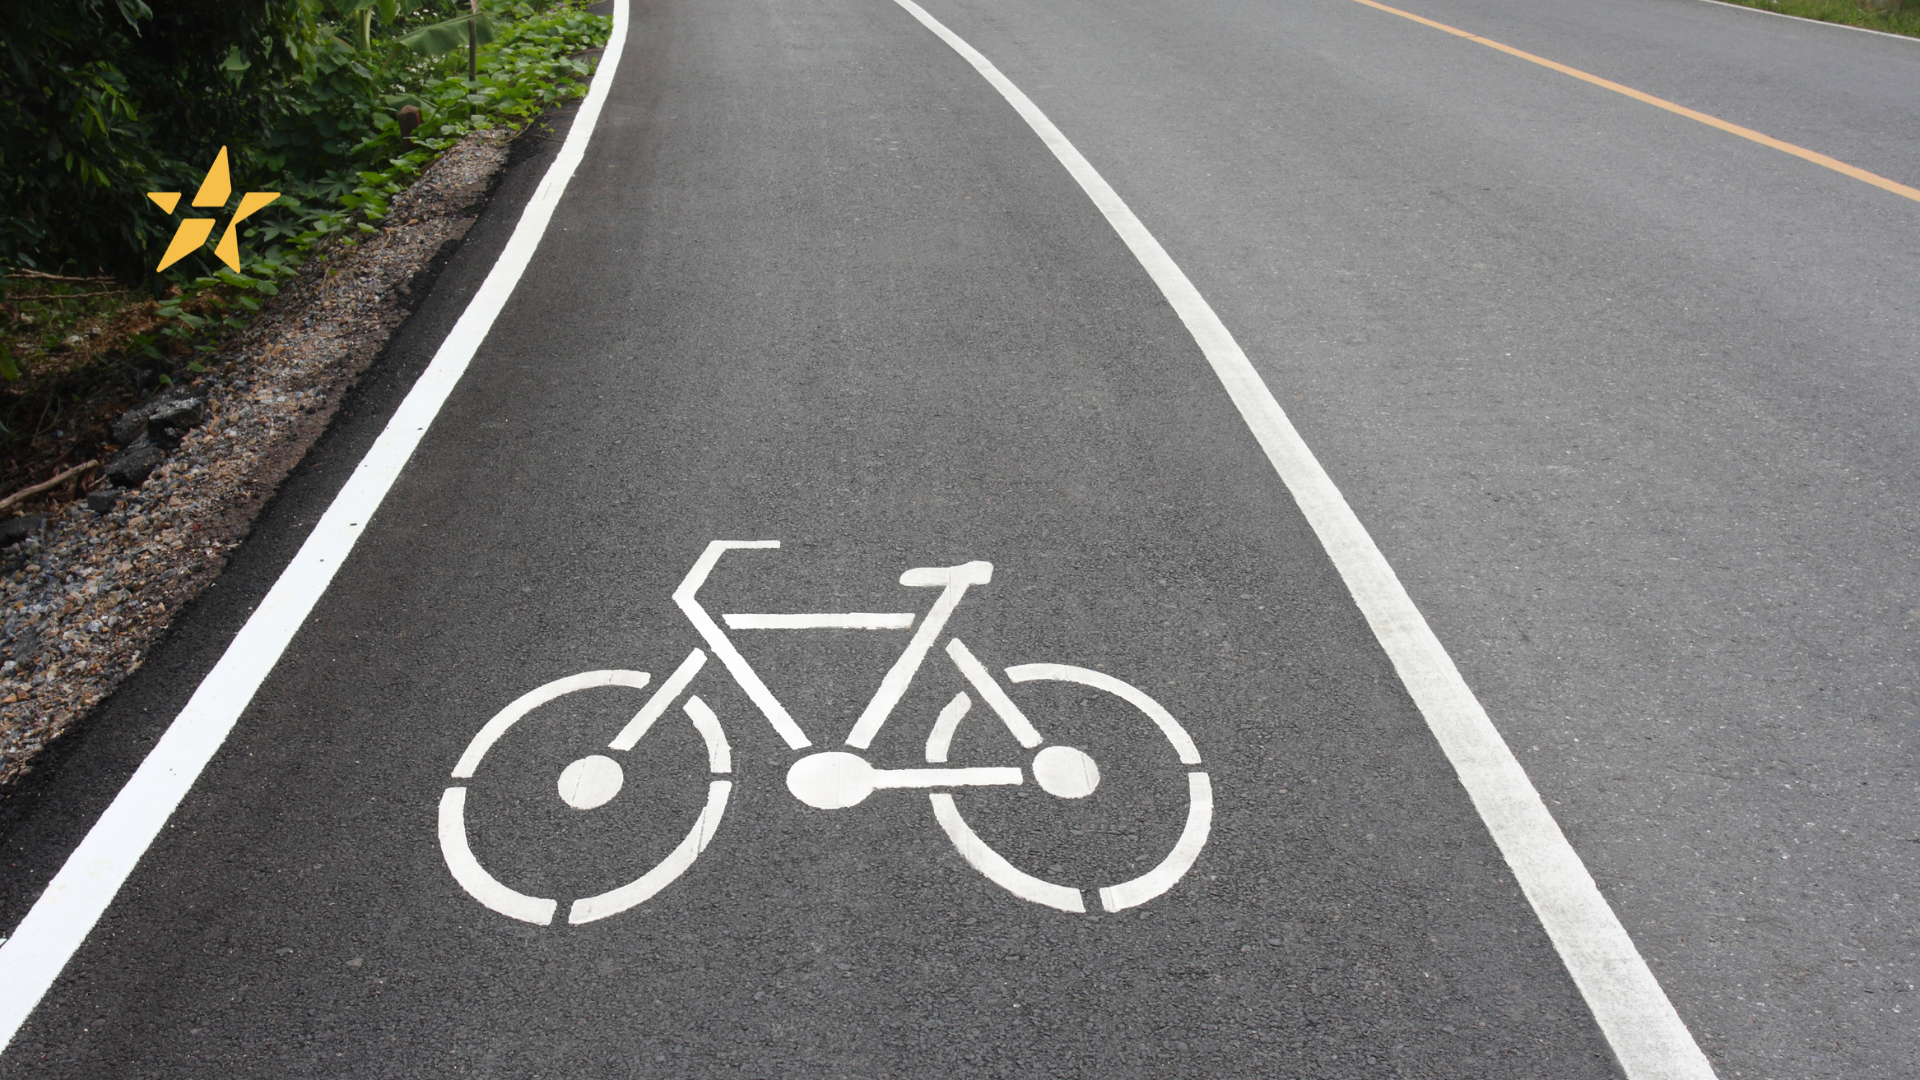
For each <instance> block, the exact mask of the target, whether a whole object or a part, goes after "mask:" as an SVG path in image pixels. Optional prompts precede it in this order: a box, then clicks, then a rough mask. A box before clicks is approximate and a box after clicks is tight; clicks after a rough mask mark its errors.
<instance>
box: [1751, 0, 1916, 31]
mask: <svg viewBox="0 0 1920 1080" xmlns="http://www.w3.org/2000/svg"><path fill="white" fill-rule="evenodd" d="M1723 2H1725V3H1729V4H1739V5H1740V6H1741V7H1750V8H1759V9H1760V10H1761V11H1775V12H1779V13H1780V14H1782V15H1797V16H1799V17H1800V18H1802V19H1816V20H1818V21H1820V22H1830V23H1840V24H1842V25H1844V26H1858V27H1862V28H1864V29H1867V30H1879V31H1881V32H1882V33H1887V34H1904V35H1906V36H1907V37H1920V2H1914V3H1908V2H1905V0H1890V2H1886V3H1862V2H1860V0H1723Z"/></svg>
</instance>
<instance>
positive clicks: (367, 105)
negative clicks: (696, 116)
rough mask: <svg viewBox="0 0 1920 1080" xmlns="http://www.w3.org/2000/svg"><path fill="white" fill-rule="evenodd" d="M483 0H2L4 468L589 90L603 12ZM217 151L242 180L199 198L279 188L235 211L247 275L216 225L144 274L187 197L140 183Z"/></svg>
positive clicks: (186, 360)
mask: <svg viewBox="0 0 1920 1080" xmlns="http://www.w3.org/2000/svg"><path fill="white" fill-rule="evenodd" d="M482 3H483V6H484V8H485V12H486V14H482V15H478V16H475V15H474V14H472V13H470V11H469V9H468V0H186V2H178V0H175V2H169V3H166V4H154V5H153V6H152V7H149V6H148V2H147V0H9V2H4V3H0V485H6V484H9V483H10V482H12V481H14V480H16V479H17V478H18V477H19V476H20V475H22V474H24V473H32V472H34V471H35V469H36V465H35V463H42V462H44V461H47V460H52V459H54V458H57V457H60V456H62V455H64V453H66V452H67V451H71V450H72V449H73V443H72V440H73V438H74V436H73V434H72V431H73V430H74V429H75V428H76V427H80V426H85V425H86V424H87V423H88V420H87V417H88V416H89V415H91V414H92V413H95V412H98V411H99V410H100V409H101V408H106V407H107V405H105V404H102V402H105V401H106V400H107V399H110V398H112V397H114V396H115V395H116V394H118V395H119V396H128V395H131V394H132V393H135V392H136V389H135V388H136V387H139V386H143V385H144V386H151V385H152V384H153V383H154V382H155V381H166V380H167V379H168V378H169V377H170V374H171V375H178V374H181V373H182V369H187V370H198V369H199V368H200V367H201V361H202V358H203V357H204V356H205V355H206V354H208V353H210V352H212V351H214V350H216V349H217V348H218V347H219V345H220V343H221V342H222V340H224V338H225V337H226V336H227V335H229V334H230V333H232V332H233V331H235V330H237V329H239V328H241V327H244V326H245V325H246V323H247V320H248V318H249V317H250V315H251V313H252V312H253V311H255V310H257V309H258V308H259V306H260V304H261V302H262V300H263V299H264V298H265V297H268V296H271V295H273V294H275V293H277V292H278V289H279V286H278V282H280V281H282V280H284V279H286V278H288V277H291V276H293V275H294V274H296V273H297V272H298V267H299V266H300V265H301V263H302V262H303V261H304V260H305V259H307V258H308V257H310V256H311V255H312V254H314V253H315V252H318V251H320V250H323V249H324V248H325V246H326V245H328V244H351V243H353V242H354V241H353V237H354V236H356V235H359V234H360V233H362V232H373V231H377V229H378V228H379V224H380V222H381V221H382V219H383V218H384V217H385V214H386V209H387V204H388V201H389V200H390V199H391V198H392V197H393V196H394V195H395V194H397V193H399V192H400V191H402V190H403V189H404V188H405V187H406V186H407V185H408V184H409V183H411V182H412V181H413V180H414V179H415V178H416V177H417V176H418V175H419V174H420V172H421V171H422V170H424V169H425V167H426V166H427V165H428V164H429V163H430V162H431V161H432V160H433V159H434V158H435V157H437V156H438V155H439V153H440V152H441V151H443V150H445V149H446V148H447V147H449V146H451V145H453V144H454V143H455V142H457V141H458V140H459V139H460V138H462V137H463V136H465V135H466V134H468V133H469V132H471V131H473V130H476V129H480V128H489V127H498V126H502V125H506V126H518V125H520V124H524V123H525V122H527V121H528V120H530V119H531V118H532V117H534V116H536V115H538V114H539V113H540V112H542V111H543V110H545V109H547V108H549V107H550V106H552V105H554V104H556V103H558V102H560V101H563V100H565V99H567V98H569V97H573V96H577V95H579V94H580V93H582V92H584V90H585V85H586V82H585V79H586V76H587V75H588V74H589V68H588V65H587V64H586V63H584V62H583V61H581V60H578V59H575V58H574V54H576V53H579V52H581V51H583V50H588V49H592V48H595V47H597V46H599V45H602V44H604V43H605V41H606V36H607V33H608V30H609V28H610V22H609V20H607V19H604V18H600V17H597V16H593V15H589V14H587V13H586V12H585V10H584V8H583V0H532V2H525V0H522V2H510V0H482ZM156 9H157V10H156ZM470 27H471V29H470ZM470 39H477V41H478V44H479V45H480V46H481V47H480V48H478V49H477V50H473V49H470V48H469V41H470ZM409 107H411V108H410V109H409ZM403 110H404V111H405V112H406V118H407V119H408V120H412V119H413V118H414V113H415V111H417V117H418V122H417V126H416V127H414V128H413V129H412V130H410V131H408V132H404V133H403V132H402V130H401V120H402V114H403ZM222 146H225V147H227V149H228V156H229V160H230V164H231V171H232V179H233V185H234V193H233V196H232V198H231V199H230V200H229V204H228V206H227V208H226V209H225V210H224V211H216V212H215V213H214V215H213V216H215V217H216V218H224V216H225V215H226V214H230V213H231V212H232V206H233V204H234V203H235V202H237V200H238V198H239V196H240V193H241V192H243V191H247V190H256V189H257V190H268V191H279V192H281V193H282V194H281V197H280V199H279V200H278V201H276V202H274V203H273V204H271V205H270V206H268V207H267V208H266V210H264V211H262V212H260V213H259V214H257V215H255V216H253V217H251V218H249V219H248V220H247V222H246V223H245V224H244V225H242V226H241V228H240V231H241V244H240V254H241V259H242V269H241V272H240V273H235V272H233V271H232V270H230V269H228V268H227V267H225V266H223V265H222V264H221V263H220V262H219V261H218V260H217V259H215V258H214V257H213V254H212V249H211V244H209V245H208V247H206V248H204V249H203V250H201V251H199V252H197V253H195V254H194V255H190V256H188V257H187V258H185V259H183V260H182V261H180V262H179V263H177V264H175V265H174V266H172V267H170V268H169V270H168V271H167V272H166V273H165V274H156V273H155V272H154V271H153V269H152V268H153V266H154V265H155V264H157V263H158V262H159V259H160V254H161V252H162V251H163V250H164V249H165V247H166V245H167V242H168V241H169V239H170V238H171V237H172V234H173V231H174V228H175V226H176V225H177V224H178V222H179V220H180V217H182V216H184V215H183V214H167V213H164V212H162V211H161V210H160V208H159V207H157V206H155V205H154V204H153V203H152V202H151V201H149V200H148V199H147V198H146V192H148V191H180V192H185V193H187V194H188V196H189V197H191V194H192V192H194V191H195V190H196V189H197V188H198V187H199V184H200V181H201V179H202V177H203V176H204V175H205V174H206V171H207V168H208V166H209V165H210V164H211V163H212V161H213V159H214V156H215V154H217V153H218V151H219V149H220V148H221V147H222ZM185 209H186V208H185V207H184V206H183V207H181V210H185ZM218 236H219V231H218V230H216V231H215V233H214V237H215V238H217V237H218Z"/></svg>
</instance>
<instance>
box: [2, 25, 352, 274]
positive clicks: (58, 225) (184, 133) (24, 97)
mask: <svg viewBox="0 0 1920 1080" xmlns="http://www.w3.org/2000/svg"><path fill="white" fill-rule="evenodd" d="M161 9H162V10H161V11H160V12H159V13H158V14H156V13H155V12H154V11H153V10H152V9H151V8H149V7H148V5H147V4H146V3H145V2H144V0H112V2H111V3H108V2H107V0H7V2H6V3H3V4H0V42H4V43H5V44H4V52H3V53H0V215H4V216H0V262H4V263H5V264H7V265H10V266H21V267H29V268H40V269H45V270H61V269H65V270H69V271H76V272H82V273H86V272H92V271H94V270H97V269H104V270H108V271H110V272H113V273H115V274H117V275H118V276H120V277H121V278H123V279H125V280H129V281H138V280H140V279H141V278H142V277H143V276H144V274H145V270H144V267H145V265H146V263H147V262H148V261H149V260H148V256H147V248H148V247H149V246H150V245H151V243H152V242H153V241H154V240H155V239H156V238H157V237H163V236H164V234H166V233H170V232H171V231H172V230H171V227H170V226H169V225H168V224H167V223H165V222H162V221H159V220H157V219H156V216H155V215H152V214H150V213H147V212H145V211H144V210H143V208H142V207H141V205H140V204H141V203H142V202H143V201H144V200H143V199H142V198H141V195H142V193H143V192H144V191H147V190H153V189H155V188H165V187H168V186H176V187H177V185H178V184H179V183H180V182H181V180H182V178H183V177H185V176H187V175H189V174H191V175H192V178H193V179H195V180H197V179H198V174H199V172H201V171H204V170H205V168H206V166H205V165H204V164H201V165H200V166H199V168H198V169H197V170H196V169H194V168H193V167H192V166H190V165H188V164H186V163H188V162H194V161H200V162H205V161H208V160H211V159H212V153H213V150H215V149H217V148H218V147H219V145H221V143H223V142H232V143H238V144H241V145H245V144H247V143H249V142H251V141H252V140H254V139H255V138H257V137H258V136H259V134H260V133H261V132H262V131H263V130H264V129H265V127H266V124H267V122H268V120H269V113H270V112H271V111H272V102H273V101H274V100H275V99H276V97H277V96H278V95H279V94H281V93H284V88H285V87H287V86H289V85H293V84H297V83H298V81H299V80H300V79H301V78H302V77H303V76H304V74H305V72H306V69H307V67H308V65H309V63H310V57H311V53H312V51H313V48H314V46H315V44H316V42H317V41H318V36H319V23H318V16H319V0H182V2H170V3H165V4H162V5H161Z"/></svg>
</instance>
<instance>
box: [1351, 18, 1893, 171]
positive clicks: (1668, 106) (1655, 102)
mask: <svg viewBox="0 0 1920 1080" xmlns="http://www.w3.org/2000/svg"><path fill="white" fill-rule="evenodd" d="M1354 3H1357V4H1365V5H1367V6H1368V7H1370V8H1378V9H1380V10H1381V11H1384V12H1386V13H1388V14H1389V15H1398V16H1400V17H1401V18H1403V19H1412V20H1413V21H1414V22H1417V23H1420V24H1421V25H1423V26H1431V27H1433V28H1434V29H1435V30H1444V31H1446V32H1447V33H1449V34H1452V35H1453V36H1455V37H1463V38H1466V39H1467V40H1468V41H1477V42H1479V43H1480V44H1482V45H1485V46H1486V47H1487V48H1489V49H1499V50H1500V51H1501V52H1503V53H1506V54H1507V55H1509V56H1517V57H1519V58H1520V59H1522V60H1526V61H1529V62H1531V63H1535V64H1539V65H1540V66H1541V67H1544V68H1552V69H1553V70H1555V71H1557V72H1559V73H1561V74H1562V75H1571V76H1573V77H1574V78H1576V79H1579V80H1580V81H1582V82H1590V83H1592V84H1593V85H1595V86H1598V87H1603V88H1605V89H1608V90H1611V91H1613V92H1614V93H1616V94H1625V95H1626V96H1628V97H1630V98H1632V99H1634V100H1635V101H1644V102H1646V103H1647V104H1649V105H1652V106H1654V107H1655V108H1660V109H1665V110H1667V111H1668V112H1670V113H1677V114H1678V115H1680V116H1684V117H1686V118H1687V119H1689V120H1698V121H1700V122H1701V123H1703V124H1706V125H1707V126H1709V127H1716V128H1719V129H1720V130H1721V131H1724V132H1727V133H1729V134H1732V135H1738V136H1740V137H1741V138H1743V139H1751V140H1752V141H1754V142H1757V143H1759V144H1760V145H1761V146H1771V147H1773V148H1774V149H1775V150H1779V151H1782V152H1784V153H1788V154H1792V155H1793V156H1794V157H1797V158H1801V159H1803V160H1806V161H1811V162H1813V163H1814V164H1815V165H1819V166H1823V167H1825V168H1828V169H1832V170H1833V171H1834V172H1837V173H1845V174H1846V175H1848V176H1851V177H1853V178H1854V179H1855V180H1863V181H1865V182H1866V183H1869V184H1872V185H1873V186H1874V187H1877V188H1882V189H1884V190H1886V191H1891V192H1893V193H1894V194H1895V195H1903V196H1905V197H1907V198H1909V199H1912V200H1913V201H1915V202H1920V190H1916V189H1914V188H1910V187H1908V186H1907V185H1905V184H1899V183H1895V182H1894V181H1892V180H1889V179H1887V178H1886V177H1884V176H1880V175H1877V174H1875V173H1870V172H1868V171H1867V170H1865V169H1859V168H1855V167H1854V166H1852V165H1849V164H1847V163H1846V162H1844V161H1840V160H1839V159H1837V158H1830V157H1828V156H1827V155H1825V154H1822V153H1820V152H1818V151H1815V150H1809V149H1807V148H1806V147H1804V146H1795V145H1793V144H1792V143H1790V142H1781V141H1780V140H1779V139H1776V138H1774V137H1773V136H1771V135H1762V134H1760V133H1759V132H1757V131H1755V130H1753V129H1752V128H1743V127H1741V126H1740V125H1739V124H1730V123H1728V122H1726V121H1725V120H1722V119H1720V118H1719V117H1717V116H1708V115H1707V114H1706V113H1703V112H1695V111H1694V110H1692V109H1689V108H1687V107H1686V106H1685V105H1675V104H1674V103H1673V102H1671V101H1667V100H1665V99H1662V98H1657V97H1654V96H1653V95H1652V94H1643V93H1641V92H1640V91H1638V90H1635V89H1634V88H1633V87H1631V86H1621V85H1620V84H1619V83H1617V82H1613V81H1611V80H1608V79H1603V78H1601V77H1600V76H1598V75H1589V74H1587V73H1586V72H1584V71H1581V70H1580V69H1579V68H1570V67H1568V66H1567V65H1565V64H1559V63H1555V62H1554V61H1552V60H1549V59H1547V58H1546V57H1544V56H1535V55H1533V54H1532V53H1530V52H1526V51H1524V50H1521V49H1516V48H1514V47H1513V46H1511V45H1502V44H1501V43H1499V42H1497V41H1494V40H1492V39H1490V38H1483V37H1481V36H1480V35H1478V34H1470V33H1468V32H1467V31H1465V30H1461V29H1458V28H1456V27H1452V26H1448V25H1447V24H1446V23H1441V22H1434V21H1433V20H1432V19H1427V18H1422V17H1421V16H1419V15H1415V14H1413V13H1412V12H1410V11H1401V10H1400V9H1399V8H1396V7H1388V6H1387V5H1385V4H1382V3H1379V2H1378V0H1354Z"/></svg>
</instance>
